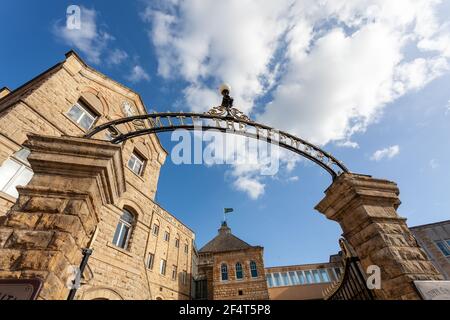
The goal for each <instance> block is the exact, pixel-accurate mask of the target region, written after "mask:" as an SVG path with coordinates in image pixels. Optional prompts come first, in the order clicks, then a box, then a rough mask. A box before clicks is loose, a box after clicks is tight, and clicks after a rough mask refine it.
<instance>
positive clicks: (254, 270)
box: [250, 261, 258, 278]
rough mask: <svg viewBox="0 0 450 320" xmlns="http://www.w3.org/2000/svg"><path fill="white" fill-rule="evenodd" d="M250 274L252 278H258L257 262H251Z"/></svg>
mask: <svg viewBox="0 0 450 320" xmlns="http://www.w3.org/2000/svg"><path fill="white" fill-rule="evenodd" d="M250 273H251V275H252V278H257V277H258V269H257V268H256V262H255V261H252V262H250Z"/></svg>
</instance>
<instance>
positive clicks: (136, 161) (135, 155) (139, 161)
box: [127, 151, 145, 176]
mask: <svg viewBox="0 0 450 320" xmlns="http://www.w3.org/2000/svg"><path fill="white" fill-rule="evenodd" d="M132 161H133V164H130V163H131V162H132ZM137 164H140V169H139V170H137ZM144 165H145V159H144V157H142V156H141V155H139V154H138V153H136V152H135V151H133V153H132V154H131V156H130V160H128V164H127V166H128V168H129V169H130V170H131V171H133V172H134V173H135V174H137V175H138V176H141V175H142V173H143V172H144Z"/></svg>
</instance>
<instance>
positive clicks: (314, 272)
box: [313, 270, 322, 283]
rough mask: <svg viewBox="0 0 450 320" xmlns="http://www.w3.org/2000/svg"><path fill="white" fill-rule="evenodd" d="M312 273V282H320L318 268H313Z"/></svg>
mask: <svg viewBox="0 0 450 320" xmlns="http://www.w3.org/2000/svg"><path fill="white" fill-rule="evenodd" d="M313 275H314V282H315V283H321V282H322V280H321V279H320V274H319V271H318V270H313Z"/></svg>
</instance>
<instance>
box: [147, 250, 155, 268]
mask: <svg viewBox="0 0 450 320" xmlns="http://www.w3.org/2000/svg"><path fill="white" fill-rule="evenodd" d="M154 264H155V254H154V253H149V254H148V258H147V269H149V270H153V266H154Z"/></svg>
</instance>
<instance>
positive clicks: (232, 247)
mask: <svg viewBox="0 0 450 320" xmlns="http://www.w3.org/2000/svg"><path fill="white" fill-rule="evenodd" d="M218 231H219V234H218V235H217V236H216V237H215V238H214V239H212V240H211V241H209V242H208V243H207V244H206V245H204V246H203V247H202V248H201V249H200V250H199V252H198V274H197V275H196V298H197V299H209V300H267V299H269V294H268V290H267V283H266V280H265V273H264V259H263V251H264V248H263V247H260V246H251V245H249V244H248V243H246V242H245V241H243V240H241V239H239V238H237V237H236V236H235V235H233V234H232V233H231V229H230V228H229V227H228V225H227V223H226V222H223V223H222V226H221V227H220V229H219V230H218Z"/></svg>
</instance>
